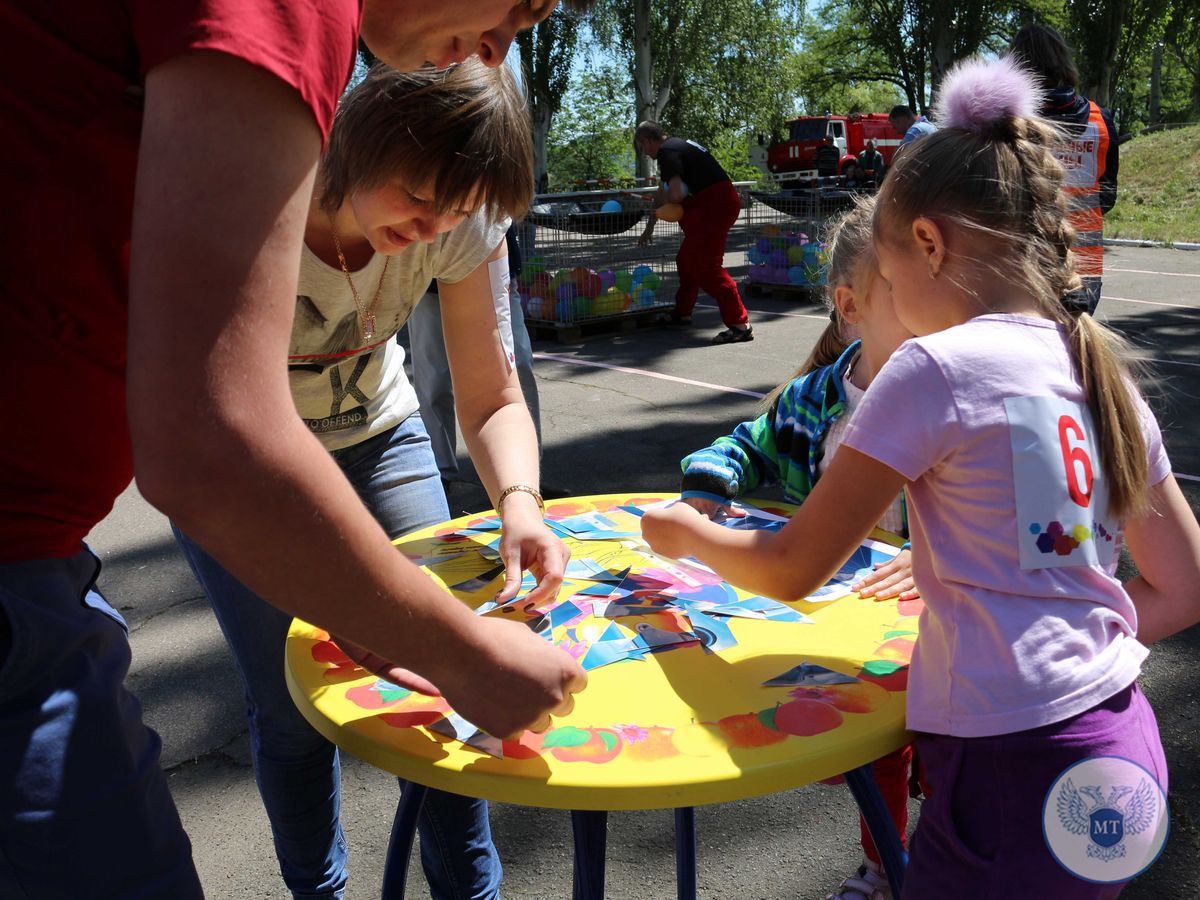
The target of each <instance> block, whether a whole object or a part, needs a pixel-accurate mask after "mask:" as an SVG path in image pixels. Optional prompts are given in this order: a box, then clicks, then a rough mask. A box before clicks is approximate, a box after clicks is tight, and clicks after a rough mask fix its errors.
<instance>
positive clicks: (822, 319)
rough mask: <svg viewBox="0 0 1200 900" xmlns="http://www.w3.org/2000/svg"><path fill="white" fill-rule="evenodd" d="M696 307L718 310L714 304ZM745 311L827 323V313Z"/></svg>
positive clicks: (703, 304)
mask: <svg viewBox="0 0 1200 900" xmlns="http://www.w3.org/2000/svg"><path fill="white" fill-rule="evenodd" d="M696 306H697V307H699V308H701V309H720V307H719V306H717V305H716V304H715V303H697V304H696ZM746 311H747V312H757V313H765V314H767V315H768V316H788V317H790V318H793V319H816V320H817V321H819V322H828V321H829V313H825V314H824V315H817V314H816V313H794V312H782V311H779V310H774V309H751V308H750V307H748V306H747V307H746Z"/></svg>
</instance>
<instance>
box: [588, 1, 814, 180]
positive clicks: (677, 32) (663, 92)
mask: <svg viewBox="0 0 1200 900" xmlns="http://www.w3.org/2000/svg"><path fill="white" fill-rule="evenodd" d="M802 18H803V4H802V3H801V2H798V0H655V2H653V3H652V2H650V0H603V2H600V3H598V4H597V5H596V7H595V8H594V11H593V15H592V28H593V31H594V33H595V35H596V40H597V42H598V44H599V45H600V46H601V47H603V49H604V50H605V51H606V52H608V53H610V54H612V55H613V56H615V57H617V58H618V59H621V60H622V61H623V62H624V63H625V65H626V66H627V69H628V72H629V75H630V80H631V84H632V86H633V94H634V113H635V118H636V119H638V120H642V119H653V120H658V121H662V122H663V124H664V126H665V127H666V128H667V130H668V131H670V132H672V133H676V134H681V135H686V136H687V137H690V138H693V139H695V140H698V141H700V142H701V143H707V144H711V145H718V144H725V143H730V142H731V141H732V140H733V139H734V137H735V136H736V139H737V140H740V141H742V142H743V143H744V140H745V136H746V135H747V134H750V133H753V132H756V131H760V130H770V129H771V127H772V126H776V125H778V123H780V122H782V121H783V119H785V118H786V117H787V115H788V113H789V112H790V111H791V107H792V100H791V98H792V95H793V93H794V82H793V81H792V79H790V78H789V77H788V73H789V72H790V71H791V67H790V66H789V64H788V60H789V57H790V55H791V54H792V52H793V48H794V44H795V41H796V38H797V35H798V33H799V31H798V29H799V24H800V22H801V20H802ZM638 166H639V168H638V174H639V175H643V174H647V169H646V166H645V161H644V160H639V161H638Z"/></svg>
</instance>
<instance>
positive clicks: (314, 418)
mask: <svg viewBox="0 0 1200 900" xmlns="http://www.w3.org/2000/svg"><path fill="white" fill-rule="evenodd" d="M507 229H508V219H501V220H500V221H499V222H495V223H492V222H489V220H488V218H487V217H486V216H485V215H484V213H483V212H482V211H481V212H478V213H475V214H474V215H472V216H469V217H468V218H466V219H465V220H463V222H462V223H461V224H459V225H458V226H457V227H455V228H454V229H452V230H451V231H448V232H447V233H445V234H441V235H438V236H437V238H435V239H434V240H433V241H432V242H431V243H428V244H427V243H423V242H420V241H416V242H414V243H412V244H409V245H408V246H407V247H405V248H404V249H403V250H401V251H400V252H399V253H398V254H396V255H395V256H393V257H392V258H391V262H390V263H388V265H387V273H386V276H385V275H384V263H385V261H386V257H384V256H382V255H381V254H376V255H375V256H373V257H372V258H371V261H370V262H368V263H367V264H366V265H365V266H364V267H363V268H361V269H359V270H358V271H357V272H352V273H351V277H353V279H354V285H355V287H357V288H358V295H359V297H360V298H361V299H362V301H363V303H366V304H370V303H371V301H372V298H374V296H375V291H376V289H377V288H380V279H381V278H384V281H383V283H382V288H381V290H380V294H379V303H378V305H377V306H376V308H375V323H376V324H375V335H374V337H373V338H372V339H371V340H370V341H364V340H363V338H362V332H361V329H360V325H359V314H358V308H357V307H356V306H355V303H354V297H353V295H352V294H351V292H350V286H349V284H347V282H346V275H345V273H344V272H343V271H342V270H341V268H340V267H336V268H335V267H333V266H329V265H326V264H325V263H324V262H322V261H321V260H320V259H319V258H318V257H317V256H316V254H314V253H313V252H312V251H311V250H309V249H308V247H305V248H304V251H303V255H302V256H301V259H300V286H299V289H298V291H297V296H296V315H295V319H294V321H293V322H292V337H291V342H290V343H289V345H288V381H289V384H290V387H291V389H292V399H293V400H295V403H296V410H297V411H298V412H299V413H300V417H301V418H302V419H304V421H305V423H306V424H307V425H308V427H309V430H311V431H312V432H313V433H314V434H315V435H316V436H317V437H318V438H320V440H321V443H322V444H324V445H325V448H326V449H327V450H341V449H343V448H345V447H350V446H353V445H354V444H358V443H361V442H362V441H365V440H366V439H367V438H370V437H374V436H375V435H377V434H379V433H381V432H383V431H386V430H387V429H388V428H391V427H393V426H394V425H398V424H399V423H400V422H402V421H404V420H405V419H406V418H408V417H409V416H411V415H412V414H413V413H414V412H416V411H417V408H418V405H419V404H418V403H417V396H416V394H415V393H414V391H413V389H412V385H411V384H409V382H408V378H407V377H406V376H405V374H404V348H403V347H401V346H400V345H399V344H397V343H396V341H395V336H396V332H397V331H399V330H400V327H401V326H402V325H403V324H404V323H405V322H406V321H408V317H409V314H410V313H411V312H412V309H413V307H414V306H415V305H416V304H417V301H418V300H420V299H421V297H422V296H423V295H424V294H425V291H426V289H427V288H428V287H429V282H430V281H432V280H433V279H435V278H436V279H437V280H438V281H441V282H446V283H449V284H453V283H455V282H458V281H462V280H463V279H464V278H466V277H467V276H468V275H470V274H471V273H472V272H473V271H475V269H476V268H477V267H478V266H479V264H480V263H482V262H483V261H484V260H485V259H487V257H488V256H489V255H490V254H491V252H492V251H493V250H495V249H496V247H497V246H498V245H499V244H500V243H501V242H502V241H503V240H504V232H505V231H506V230H507ZM505 308H506V309H507V303H506V305H505Z"/></svg>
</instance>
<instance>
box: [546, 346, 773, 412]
mask: <svg viewBox="0 0 1200 900" xmlns="http://www.w3.org/2000/svg"><path fill="white" fill-rule="evenodd" d="M533 358H534V359H548V360H550V361H551V362H560V363H567V364H569V365H573V366H591V367H592V368H594V369H611V370H612V371H613V372H624V373H625V374H626V375H644V376H646V377H647V378H657V379H659V380H660V381H674V382H675V383H676V384H690V385H691V386H692V387H703V388H709V389H710V390H714V391H722V392H723V393H726V394H741V395H742V396H743V397H753V398H754V399H755V400H761V399H762V398H763V397H765V396H766V394H760V393H759V392H758V391H744V390H742V389H741V388H734V387H727V386H726V385H723V384H713V383H712V382H709V381H693V380H692V379H691V378H679V377H678V376H676V375H664V374H663V373H662V372H651V371H650V370H648V369H634V368H630V367H629V366H614V365H612V364H611V363H602V362H596V361H595V360H591V359H576V358H575V357H572V356H557V355H555V354H553V353H535V354H533Z"/></svg>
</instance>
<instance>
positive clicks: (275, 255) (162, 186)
mask: <svg viewBox="0 0 1200 900" xmlns="http://www.w3.org/2000/svg"><path fill="white" fill-rule="evenodd" d="M319 151H320V135H319V133H318V130H317V128H316V125H315V122H314V120H313V117H312V115H311V113H310V112H309V110H308V109H307V108H306V107H305V106H304V104H303V103H302V102H301V100H300V98H299V96H298V95H297V94H296V93H295V92H294V91H293V90H292V89H291V88H289V87H288V86H287V85H285V84H284V83H283V82H282V81H279V80H278V79H276V78H274V77H273V76H271V75H269V74H267V73H266V72H264V71H263V70H260V69H258V68H256V67H254V66H251V65H250V64H248V63H245V62H243V61H240V60H237V59H234V58H232V57H228V56H224V55H222V54H217V53H193V54H187V55H184V56H180V57H176V58H174V59H172V60H169V61H168V62H166V63H164V64H162V65H161V66H158V67H156V68H155V69H153V70H152V71H151V72H150V73H149V75H148V77H147V81H146V111H145V120H144V126H143V131H142V143H141V150H140V156H139V167H138V182H137V190H136V197H135V207H134V222H133V248H132V268H131V279H130V309H129V314H130V321H129V338H130V340H129V364H128V372H129V386H128V404H129V423H130V429H131V433H132V437H133V442H134V454H135V466H136V473H137V477H138V482H139V486H140V488H141V490H142V492H143V494H144V495H145V496H146V498H147V499H148V500H149V501H150V502H151V503H153V504H155V505H156V506H158V507H159V508H160V509H162V510H163V511H164V512H165V513H166V514H168V515H169V516H171V517H172V518H173V519H175V521H176V522H177V523H178V524H179V525H180V527H181V528H183V530H185V531H186V532H188V534H190V535H191V536H192V537H194V538H195V539H196V540H197V541H199V542H200V543H201V544H202V545H204V546H205V547H206V549H208V550H209V551H210V552H212V553H213V555H214V556H216V557H217V558H218V559H219V560H220V561H221V562H222V563H223V564H224V565H226V566H227V567H228V568H229V569H230V570H231V571H233V572H234V573H235V574H236V575H237V576H238V577H239V578H241V579H242V580H243V581H244V582H246V584H248V585H249V586H250V587H251V588H253V589H254V590H255V591H257V592H258V593H260V594H261V595H262V596H263V597H265V598H266V599H267V600H269V601H270V602H272V603H274V604H275V605H277V606H279V607H281V608H282V609H284V610H286V611H288V612H291V613H294V614H296V615H299V616H302V617H303V618H305V619H307V620H309V621H312V622H314V623H315V624H318V625H321V626H322V627H324V628H328V629H330V630H331V631H334V632H336V633H338V634H341V635H344V636H345V637H347V638H348V639H350V640H351V641H354V642H356V643H358V644H361V645H363V646H364V647H367V648H369V649H371V650H373V651H375V652H376V653H379V654H380V655H382V656H384V657H385V658H387V659H389V660H392V661H394V662H396V663H398V664H401V665H404V666H406V667H408V668H410V669H412V670H414V671H416V672H418V673H419V674H421V675H424V676H425V677H427V678H429V679H431V680H432V681H433V682H434V683H435V684H436V685H437V686H438V687H439V688H441V690H442V691H443V693H445V694H446V696H447V698H448V699H449V700H450V702H451V703H452V704H454V706H455V707H456V708H457V709H458V710H459V712H461V713H462V714H463V715H465V716H466V717H467V718H469V719H471V720H472V721H474V722H476V723H477V724H479V725H480V726H481V727H483V728H485V729H488V730H489V731H492V732H493V733H496V734H500V735H506V734H510V733H513V732H515V731H518V730H519V729H520V728H522V727H524V726H526V725H529V724H531V723H544V722H545V721H546V719H545V715H544V714H545V713H546V712H547V711H549V710H553V709H555V708H563V707H564V706H565V705H566V704H567V703H569V692H570V690H572V689H573V688H574V687H575V686H576V681H575V679H576V677H577V676H576V673H577V672H578V669H577V667H575V665H574V663H573V662H571V661H570V660H569V659H566V658H565V657H563V658H562V659H559V658H557V657H550V656H546V655H544V654H542V652H541V646H536V645H542V646H546V645H545V642H544V641H541V640H540V639H537V638H536V636H533V635H532V633H530V632H529V631H528V629H523V627H521V626H518V629H516V630H511V629H509V630H505V631H497V630H496V629H495V628H494V627H492V626H494V625H503V624H506V623H484V622H482V621H480V620H479V619H478V618H477V617H475V616H473V615H471V614H470V612H469V611H468V610H467V609H466V607H465V606H464V605H463V604H461V603H458V602H455V601H452V600H451V598H450V597H449V596H448V595H447V594H446V593H444V592H443V591H441V590H440V589H438V588H437V587H436V586H435V585H434V583H433V582H432V581H431V580H430V579H429V578H427V577H426V576H425V575H424V574H422V573H421V572H420V571H419V570H417V569H416V568H415V567H414V566H412V565H411V564H410V563H409V562H408V561H407V560H406V559H405V558H404V557H403V556H402V555H401V554H399V553H397V552H396V550H395V549H394V548H393V547H392V546H391V544H390V543H389V542H388V540H387V536H386V535H385V534H384V531H383V529H382V528H381V527H380V526H379V525H378V524H377V523H376V522H375V521H374V519H373V518H372V517H371V515H370V514H369V513H368V512H367V510H366V508H365V507H364V506H363V504H362V502H361V501H360V500H359V499H358V497H357V495H356V494H355V493H354V490H353V488H352V487H351V486H350V484H349V483H348V482H347V481H346V479H345V477H344V476H343V475H342V473H341V472H340V470H339V469H338V468H337V465H336V464H335V463H334V461H333V459H332V458H331V457H330V456H329V454H328V453H327V452H325V450H324V449H323V448H322V447H321V445H320V443H319V442H318V441H317V440H316V439H315V438H314V437H313V436H312V435H311V434H309V433H308V431H307V429H306V428H305V427H304V425H303V423H302V422H301V420H300V419H299V417H298V416H297V414H296V411H295V406H294V404H293V402H292V399H291V395H290V393H289V390H288V382H287V368H286V365H285V359H286V356H287V345H288V338H289V335H290V331H291V320H292V312H293V309H294V307H295V302H296V283H297V277H298V272H299V259H300V248H301V242H302V240H303V233H304V222H305V218H306V215H307V212H308V208H309V203H310V202H311V199H310V198H311V193H312V185H313V175H314V171H315V166H316V162H317V157H318V154H319ZM481 626H482V627H481ZM520 630H523V631H524V634H519V633H518V632H519V631H520ZM526 635H528V636H529V637H532V638H533V640H532V641H529V640H526V639H525V636H526Z"/></svg>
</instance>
